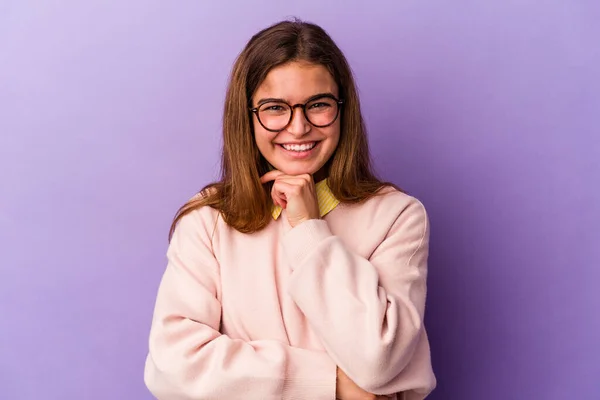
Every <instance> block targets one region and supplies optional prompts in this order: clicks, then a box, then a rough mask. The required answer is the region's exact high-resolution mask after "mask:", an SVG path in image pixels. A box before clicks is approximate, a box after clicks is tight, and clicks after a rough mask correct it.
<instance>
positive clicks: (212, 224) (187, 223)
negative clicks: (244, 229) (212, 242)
mask: <svg viewBox="0 0 600 400" xmlns="http://www.w3.org/2000/svg"><path fill="white" fill-rule="evenodd" d="M197 196H198V195H197ZM218 220H219V212H218V211H217V210H215V209H214V208H212V207H210V206H207V205H203V206H198V207H197V208H195V209H193V210H191V211H189V212H188V213H186V214H185V215H184V216H182V217H181V218H180V219H179V221H178V222H177V226H176V227H175V231H174V234H173V237H174V238H175V237H176V236H187V237H196V238H198V237H204V238H212V236H213V235H214V232H215V229H216V225H217V222H218Z"/></svg>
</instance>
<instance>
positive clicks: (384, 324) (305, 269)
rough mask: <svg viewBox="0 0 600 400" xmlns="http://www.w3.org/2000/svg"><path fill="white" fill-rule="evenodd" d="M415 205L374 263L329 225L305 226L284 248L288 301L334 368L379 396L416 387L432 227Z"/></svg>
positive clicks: (373, 258) (294, 231)
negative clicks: (288, 274) (416, 354)
mask: <svg viewBox="0 0 600 400" xmlns="http://www.w3.org/2000/svg"><path fill="white" fill-rule="evenodd" d="M410 199H411V201H410V203H409V204H408V205H407V206H406V207H405V208H404V209H403V211H402V212H401V213H400V214H399V216H397V218H396V219H395V221H394V222H393V224H391V223H390V224H391V228H390V229H389V231H388V232H387V235H386V236H385V238H384V239H383V240H382V242H381V243H380V244H379V246H378V247H377V248H376V249H375V251H374V252H373V253H372V254H371V256H370V257H369V259H365V258H363V257H360V256H358V255H356V254H354V253H353V252H352V250H351V249H349V248H347V247H346V246H345V244H344V243H343V242H342V240H341V239H340V238H339V237H337V236H335V235H333V234H332V233H331V231H330V229H329V227H328V224H327V222H326V221H324V220H309V221H306V222H303V223H302V224H300V225H298V226H296V227H295V228H294V229H292V230H291V231H289V232H288V234H287V236H286V237H285V238H284V243H283V247H284V251H285V253H286V256H287V257H288V261H289V264H290V267H291V268H292V269H293V272H292V279H291V280H290V283H289V286H288V292H289V294H290V296H291V297H292V298H293V299H294V301H295V303H296V304H297V305H298V307H299V308H300V309H301V311H302V312H303V313H304V315H305V316H306V318H307V319H308V321H309V322H310V324H311V326H312V327H313V329H314V330H315V332H316V333H317V335H318V336H319V337H320V338H321V340H322V341H323V345H324V347H325V348H326V350H327V352H328V353H329V355H330V356H331V357H332V358H333V360H334V361H335V362H336V364H337V365H338V366H339V367H340V368H341V369H342V370H343V371H344V372H345V373H346V375H348V376H349V377H350V379H352V380H353V381H354V382H356V384H357V385H358V386H360V387H361V388H363V389H364V390H366V391H369V392H371V393H376V394H386V393H395V392H401V391H403V390H408V389H410V388H411V385H412V384H413V383H411V382H410V381H408V382H407V379H409V380H410V379H413V378H414V375H413V374H412V373H410V374H404V373H403V372H404V369H405V368H406V367H407V366H408V365H409V363H410V362H411V360H412V358H413V354H414V352H415V348H416V347H417V344H418V342H419V340H422V338H423V337H424V336H425V334H424V331H423V330H424V328H423V314H424V308H425V296H426V275H427V258H428V246H429V226H428V218H427V215H426V212H425V209H424V207H423V205H422V204H421V203H420V202H418V200H416V199H414V198H412V197H411V198H410ZM425 337H426V336H425ZM425 340H426V339H425ZM417 364H420V365H425V364H427V363H423V360H419V362H417ZM411 376H412V377H413V378H411Z"/></svg>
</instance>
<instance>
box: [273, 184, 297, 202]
mask: <svg viewBox="0 0 600 400" xmlns="http://www.w3.org/2000/svg"><path fill="white" fill-rule="evenodd" d="M302 186H303V184H302V183H298V182H296V181H293V180H292V181H289V180H282V179H277V180H276V181H275V183H274V184H273V189H271V191H275V192H277V194H278V195H279V196H281V197H283V198H284V199H285V200H286V201H287V200H288V199H289V198H290V197H293V196H298V195H300V194H301V193H302Z"/></svg>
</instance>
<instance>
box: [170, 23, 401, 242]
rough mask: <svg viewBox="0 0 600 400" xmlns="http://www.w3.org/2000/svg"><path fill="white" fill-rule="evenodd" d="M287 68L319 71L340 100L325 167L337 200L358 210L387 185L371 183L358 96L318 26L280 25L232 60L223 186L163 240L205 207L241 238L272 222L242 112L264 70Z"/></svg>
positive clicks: (262, 163)
mask: <svg viewBox="0 0 600 400" xmlns="http://www.w3.org/2000/svg"><path fill="white" fill-rule="evenodd" d="M291 61H306V62H309V63H313V64H320V65H323V66H325V67H326V68H327V69H328V70H329V72H330V73H331V75H332V76H333V78H334V79H335V82H336V83H337V85H338V88H339V95H340V98H341V99H343V100H344V105H343V107H342V113H341V132H340V140H339V143H338V147H337V148H336V150H335V152H334V154H333V156H332V157H331V159H330V160H329V161H328V163H327V166H326V168H328V170H329V174H328V177H329V187H330V189H331V191H332V193H333V194H334V195H335V197H336V198H337V199H338V200H340V201H341V202H342V203H358V202H361V201H364V200H366V199H368V198H370V197H372V196H374V195H375V194H376V193H377V192H378V191H379V190H380V189H381V188H382V187H383V186H387V185H391V184H389V183H384V182H381V181H380V180H379V179H377V177H376V176H375V175H374V173H373V171H372V169H371V161H370V155H369V147H368V142H367V137H366V130H365V126H364V121H363V117H362V115H361V112H360V104H359V99H358V94H357V91H356V86H355V83H354V79H353V77H352V72H351V70H350V66H349V65H348V62H347V60H346V57H344V54H343V53H342V51H341V50H340V49H339V48H338V47H337V45H336V44H335V43H334V42H333V40H332V39H331V37H330V36H329V35H328V34H327V33H326V32H325V31H324V30H323V29H322V28H321V27H319V26H317V25H314V24H311V23H307V22H303V21H299V20H293V21H283V22H279V23H277V24H275V25H272V26H270V27H268V28H266V29H264V30H262V31H260V32H258V33H257V34H256V35H254V36H253V37H252V38H251V39H250V41H249V42H248V44H247V45H246V47H245V48H244V50H243V51H242V52H241V53H240V55H239V56H238V58H237V60H236V61H235V64H234V65H233V69H232V72H231V77H230V80H229V86H228V89H227V95H226V98H225V108H224V112H223V151H222V156H221V179H220V180H219V181H218V182H215V183H211V184H209V185H207V186H206V187H204V189H202V191H201V192H200V195H199V196H196V197H194V198H193V199H192V200H190V201H188V202H187V203H186V204H184V205H183V206H182V207H181V208H180V209H179V210H178V211H177V214H176V216H175V219H174V221H173V224H172V225H171V230H170V233H169V239H170V238H171V236H172V235H173V231H174V230H175V226H176V225H177V222H178V221H179V220H180V219H181V218H182V217H183V216H184V215H186V214H188V213H190V212H191V211H193V210H195V209H198V208H200V207H203V206H209V207H212V208H214V209H216V210H218V211H219V212H220V214H221V216H222V218H223V220H224V221H225V222H226V223H227V224H228V225H230V226H231V227H233V228H235V229H237V230H238V231H240V232H244V233H252V232H257V231H260V230H261V229H263V228H264V227H266V226H267V224H268V223H269V222H270V220H271V219H272V217H271V207H272V201H271V196H270V195H269V193H270V191H271V187H272V182H271V183H270V184H265V185H263V184H261V183H260V176H262V175H263V174H265V173H267V172H268V171H269V164H268V162H267V160H266V159H265V158H264V157H263V156H262V155H261V153H260V152H259V150H258V147H257V146H256V144H255V142H254V133H253V125H252V120H251V115H250V112H249V109H248V107H249V105H250V101H251V98H252V96H253V95H254V92H255V91H256V89H257V88H258V86H259V85H260V84H261V83H262V82H263V80H264V79H265V77H266V76H267V74H268V73H269V71H270V70H271V69H272V68H274V67H277V66H279V65H282V64H285V63H288V62H291ZM391 186H393V185H391Z"/></svg>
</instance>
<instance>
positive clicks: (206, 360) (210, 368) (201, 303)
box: [144, 207, 336, 400]
mask: <svg viewBox="0 0 600 400" xmlns="http://www.w3.org/2000/svg"><path fill="white" fill-rule="evenodd" d="M205 208H207V209H208V207H205ZM213 212H214V211H213ZM210 215H211V214H210V211H208V210H204V209H201V210H199V211H196V212H193V213H191V214H189V215H187V216H185V217H184V218H182V220H181V221H180V222H179V224H178V227H177V229H176V231H175V233H174V236H173V238H172V240H171V244H170V246H169V249H168V251H167V256H168V257H167V258H168V264H167V268H166V271H165V272H164V275H163V278H162V280H161V283H160V286H159V289H158V294H157V298H156V305H155V310H154V316H153V320H152V328H151V331H150V340H149V354H148V356H147V358H146V366H145V371H144V381H145V383H146V386H147V387H148V389H149V390H150V392H152V394H154V396H155V397H156V398H158V399H159V400H184V399H185V400H201V399H232V400H235V399H247V398H253V399H265V400H268V399H277V400H280V399H323V400H325V399H327V400H330V399H332V398H335V375H336V365H335V364H334V363H333V361H332V360H331V357H330V356H329V355H328V354H327V353H326V352H324V351H311V350H305V349H300V348H295V347H291V346H289V345H286V344H284V343H280V342H277V341H272V340H257V341H249V342H247V341H243V340H239V339H233V338H230V337H228V336H226V335H223V334H221V333H220V332H219V325H220V319H221V303H220V301H219V298H220V285H219V266H218V262H217V260H216V259H215V256H214V255H213V253H212V250H211V249H212V246H211V243H210V234H209V232H211V231H212V229H213V226H214V218H212V220H213V221H212V222H211V221H210V218H209V216H210Z"/></svg>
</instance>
